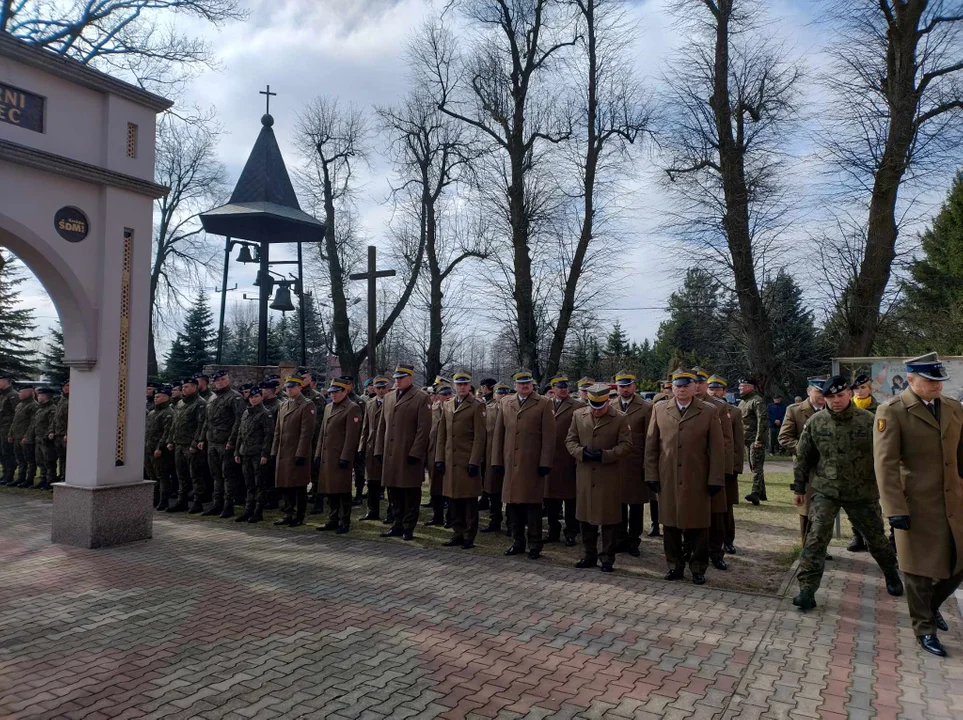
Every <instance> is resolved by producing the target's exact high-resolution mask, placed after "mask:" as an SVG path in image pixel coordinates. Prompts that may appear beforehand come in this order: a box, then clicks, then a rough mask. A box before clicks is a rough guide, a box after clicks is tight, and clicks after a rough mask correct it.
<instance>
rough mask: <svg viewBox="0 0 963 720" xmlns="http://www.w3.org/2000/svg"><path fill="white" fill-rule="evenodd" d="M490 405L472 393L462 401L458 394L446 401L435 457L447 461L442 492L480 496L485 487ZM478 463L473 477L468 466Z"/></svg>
mask: <svg viewBox="0 0 963 720" xmlns="http://www.w3.org/2000/svg"><path fill="white" fill-rule="evenodd" d="M487 416H488V407H487V406H486V405H485V403H484V402H482V401H481V400H479V399H478V398H474V397H471V396H468V397H467V398H465V400H463V401H462V402H461V403H458V402H457V398H452V399H451V400H447V401H445V402H444V403H443V404H442V406H441V419H440V420H439V421H438V436H437V439H436V441H435V442H436V447H435V461H436V462H443V463H445V474H444V476H443V477H442V494H443V495H444V496H445V497H446V498H451V499H453V500H459V499H464V498H477V497H478V496H479V495H481V491H482V475H481V466H482V460H483V459H484V457H485V448H486V446H487V442H486V436H487V434H488V433H487V431H486V430H485V420H486V419H487ZM469 465H476V466H477V467H478V470H477V473H476V474H475V477H469V475H468V466H469Z"/></svg>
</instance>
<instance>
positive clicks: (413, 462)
mask: <svg viewBox="0 0 963 720" xmlns="http://www.w3.org/2000/svg"><path fill="white" fill-rule="evenodd" d="M420 462H421V460H419V459H418V458H416V457H415V456H414V455H409V456H408V460H407V463H408V464H409V465H417V464H418V463H420Z"/></svg>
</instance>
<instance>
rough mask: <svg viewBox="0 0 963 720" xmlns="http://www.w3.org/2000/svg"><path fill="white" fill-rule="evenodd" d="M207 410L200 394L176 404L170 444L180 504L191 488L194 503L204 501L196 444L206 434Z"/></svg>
mask: <svg viewBox="0 0 963 720" xmlns="http://www.w3.org/2000/svg"><path fill="white" fill-rule="evenodd" d="M206 410H207V403H206V402H204V398H202V397H201V396H200V395H199V394H197V393H195V394H194V395H191V396H190V397H183V398H181V399H180V400H179V401H178V402H177V405H175V406H174V419H173V421H172V422H171V429H170V433H169V434H168V436H167V443H168V444H169V445H173V446H174V469H175V471H176V472H177V503H178V505H182V504H183V503H186V502H187V496H188V495H189V494H190V493H191V491H192V489H193V492H194V502H195V503H199V502H201V500H202V498H203V496H204V487H203V484H204V481H203V477H202V475H201V468H200V460H201V455H200V454H199V453H198V452H197V443H198V442H199V441H200V439H201V438H202V437H204V418H205V415H206V414H207V413H206Z"/></svg>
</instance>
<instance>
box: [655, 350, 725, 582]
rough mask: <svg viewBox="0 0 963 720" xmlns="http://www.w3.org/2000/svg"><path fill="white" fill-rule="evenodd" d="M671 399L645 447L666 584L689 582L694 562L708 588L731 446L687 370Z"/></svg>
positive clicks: (660, 409)
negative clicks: (712, 528)
mask: <svg viewBox="0 0 963 720" xmlns="http://www.w3.org/2000/svg"><path fill="white" fill-rule="evenodd" d="M672 383H673V385H674V387H675V391H674V397H673V399H671V400H667V401H665V402H661V403H658V404H657V405H656V406H655V407H654V408H653V411H652V420H651V422H650V423H649V434H648V436H647V437H646V443H645V477H646V482H647V483H649V488H650V489H651V490H653V491H654V492H656V493H658V494H659V511H660V512H661V513H662V524H663V526H664V527H663V533H664V535H665V537H664V541H663V545H664V547H665V558H666V562H667V563H668V565H669V571H668V572H667V573H666V575H665V579H666V580H679V579H681V578H683V577H685V573H684V569H685V562H686V559H687V558H688V560H689V569H690V570H691V571H692V582H693V583H695V584H696V585H702V584H704V583H705V581H706V578H705V571H706V569H707V567H708V565H709V537H708V534H709V533H708V531H709V525H710V521H711V496H712V495H714V494H715V493H718V492H722V491H723V489H724V488H725V445H724V442H723V439H722V424H721V423H720V421H719V417H718V414H717V411H716V410H715V408H709V407H707V406H706V404H705V403H703V402H701V401H699V400H696V399H695V398H694V397H693V395H694V393H695V375H693V374H692V373H691V372H688V371H686V370H682V369H681V368H680V369H678V370H676V371H675V372H674V373H673V374H672Z"/></svg>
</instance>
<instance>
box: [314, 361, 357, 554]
mask: <svg viewBox="0 0 963 720" xmlns="http://www.w3.org/2000/svg"><path fill="white" fill-rule="evenodd" d="M350 389H351V384H350V383H349V382H348V381H347V380H346V379H345V378H337V379H335V380H332V381H331V384H330V386H329V387H328V396H329V397H330V398H331V402H330V403H328V404H327V405H325V406H324V415H323V417H322V418H321V432H320V433H319V434H318V444H317V447H316V448H315V451H314V457H315V458H316V459H315V464H316V465H317V466H318V492H319V493H321V494H322V495H323V496H324V497H326V498H328V504H329V506H330V507H331V514H330V516H329V517H328V522H326V523H325V524H324V525H320V526H319V527H318V530H336V531H337V532H338V534H339V535H342V534H344V533H346V532H348V530H350V529H351V474H352V470H353V469H354V459H355V453H356V452H357V449H358V437H359V436H360V435H361V408H360V407H359V406H358V405H357V404H356V403H354V402H352V401H351V400H349V399H348V391H349V390H350Z"/></svg>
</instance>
